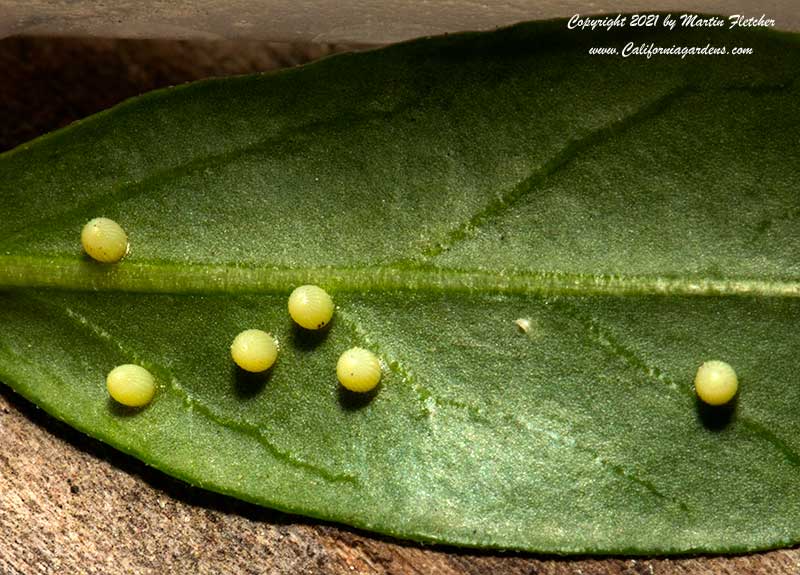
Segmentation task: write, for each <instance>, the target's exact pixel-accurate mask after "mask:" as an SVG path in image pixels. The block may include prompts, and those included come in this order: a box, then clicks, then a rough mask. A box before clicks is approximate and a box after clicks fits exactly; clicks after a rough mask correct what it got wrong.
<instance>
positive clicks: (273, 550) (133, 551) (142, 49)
mask: <svg viewBox="0 0 800 575" xmlns="http://www.w3.org/2000/svg"><path fill="white" fill-rule="evenodd" d="M344 48H346V47H343V46H313V47H308V46H305V47H297V46H286V45H276V44H269V43H264V42H241V43H239V42H237V43H234V42H179V41H164V40H160V41H126V40H74V39H30V38H11V39H6V40H3V41H0V70H3V71H4V78H3V82H0V150H3V149H9V148H11V147H14V146H16V145H18V144H20V143H22V142H24V141H26V140H28V139H30V138H32V137H34V136H36V135H38V134H41V133H45V132H47V131H50V130H52V129H55V128H57V127H60V126H63V125H66V124H68V123H69V122H71V121H74V120H76V119H78V118H80V117H83V116H86V115H89V114H91V113H93V112H95V111H98V110H100V109H103V108H106V107H109V106H111V105H113V104H114V103H116V102H118V101H120V100H123V99H125V98H128V97H130V96H133V95H135V94H138V93H141V92H145V91H148V90H151V89H154V88H156V87H160V86H164V85H169V84H176V83H180V82H185V81H188V80H192V79H197V78H202V77H207V76H211V75H229V74H236V73H246V72H253V71H259V70H266V69H271V68H274V67H277V66H286V65H293V64H297V63H300V62H303V61H306V60H308V59H311V58H314V57H319V56H322V55H325V54H328V53H330V52H332V51H336V50H340V49H344ZM0 202H1V200H0ZM0 205H1V203H0ZM0 444H2V446H3V448H2V450H0V534H1V535H2V536H0V574H2V575H17V574H25V575H28V574H37V575H38V574H56V573H57V574H59V575H60V574H71V573H81V574H87V575H90V574H104V575H105V574H109V575H113V574H117V573H125V574H154V575H155V574H159V575H161V574H171V573H198V574H250V573H252V574H256V573H278V574H283V573H286V574H295V573H298V574H299V573H320V574H354V573H359V574H360V573H370V574H372V573H374V574H384V573H385V574H405V573H411V574H421V575H422V574H424V575H455V574H483V573H486V574H497V575H517V574H520V575H521V574H526V575H532V574H538V575H567V574H569V575H612V574H613V575H678V574H681V575H689V574H697V575H723V574H746V575H756V574H759V575H760V574H764V575H767V574H768V575H784V574H785V575H800V549H797V548H795V549H792V550H778V551H772V552H768V553H759V554H752V555H744V556H736V557H686V558H677V559H668V558H653V559H642V558H635V559H633V558H591V557H580V558H558V557H541V556H533V555H523V554H502V553H482V552H474V551H470V550H459V549H452V548H438V547H433V548H432V547H423V546H420V545H416V544H413V543H407V542H400V541H394V540H390V539H387V538H382V537H377V536H374V535H371V534H367V533H362V532H359V531H357V530H353V529H348V528H345V527H340V526H335V525H329V524H324V523H319V522H312V521H310V520H306V519H303V518H300V517H294V516H289V515H286V514H282V513H278V512H275V511H271V510H268V509H263V508H260V507H255V506H252V505H249V504H246V503H242V502H240V501H237V500H235V499H231V498H228V497H224V496H220V495H216V494H213V493H209V492H206V491H202V490H198V489H194V488H192V487H189V486H187V485H186V484H184V483H182V482H180V481H177V480H174V479H171V478H170V477H167V476H165V475H164V474H162V473H160V472H158V471H156V470H153V469H151V468H149V467H148V466H147V465H145V464H143V463H141V462H139V461H138V460H135V459H133V458H130V457H128V456H126V455H123V454H121V453H119V452H117V451H116V450H114V449H112V448H110V447H108V446H106V445H104V444H101V443H99V442H96V441H94V440H92V439H90V438H88V437H86V436H85V435H83V434H81V433H79V432H77V431H75V430H73V429H72V428H70V427H68V426H66V425H64V424H62V423H61V422H58V421H56V420H54V419H53V418H51V417H50V416H48V415H47V414H45V413H44V412H42V411H41V410H39V409H38V408H37V407H35V406H34V405H32V404H30V403H29V402H27V401H26V400H24V399H22V398H21V397H19V396H17V395H16V394H15V393H14V392H12V391H11V390H10V389H9V388H7V387H5V386H1V385H0Z"/></svg>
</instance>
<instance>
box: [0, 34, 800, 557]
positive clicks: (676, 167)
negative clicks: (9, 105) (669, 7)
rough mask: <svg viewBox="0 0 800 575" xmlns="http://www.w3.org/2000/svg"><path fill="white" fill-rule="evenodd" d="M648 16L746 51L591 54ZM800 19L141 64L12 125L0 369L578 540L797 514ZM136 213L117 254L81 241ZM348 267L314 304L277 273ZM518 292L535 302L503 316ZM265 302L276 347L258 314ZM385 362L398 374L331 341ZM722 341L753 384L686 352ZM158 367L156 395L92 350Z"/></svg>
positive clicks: (68, 401) (184, 471)
mask: <svg viewBox="0 0 800 575" xmlns="http://www.w3.org/2000/svg"><path fill="white" fill-rule="evenodd" d="M627 41H635V42H637V43H639V42H648V43H649V42H654V43H656V44H661V45H666V46H671V45H673V44H676V45H679V46H681V45H685V46H691V45H698V46H704V45H705V44H707V43H711V44H712V45H727V46H728V47H729V48H730V47H732V46H735V45H738V46H751V47H753V49H754V54H753V55H751V56H739V57H733V56H718V57H689V58H686V59H680V58H676V57H656V58H652V59H645V58H627V59H622V58H611V57H596V56H595V57H592V56H589V55H588V54H587V50H588V48H589V47H590V46H597V45H601V46H603V45H612V46H613V45H618V46H622V45H623V44H624V43H626V42H627ZM799 46H800V44H798V40H797V37H796V36H792V35H779V34H773V33H764V32H757V31H756V32H753V31H739V30H722V31H708V30H695V31H673V32H662V31H659V30H648V31H646V32H641V33H640V32H635V31H631V30H626V31H623V32H605V31H599V32H596V33H592V32H575V31H568V30H566V27H565V23H564V22H547V23H537V24H526V25H520V26H517V27H514V28H511V29H507V30H502V31H498V32H493V33H488V34H464V35H457V36H450V37H446V38H435V39H429V40H422V41H417V42H412V43H407V44H402V45H398V46H395V47H390V48H387V49H383V50H378V51H374V52H367V53H360V54H352V55H345V56H339V57H334V58H329V59H326V60H324V61H321V62H319V63H316V64H312V65H309V66H305V67H302V68H298V69H292V70H288V71H284V72H280V73H277V74H269V75H257V76H248V77H240V78H233V79H225V80H212V81H204V82H199V83H196V84H192V85H188V86H183V87H178V88H173V89H169V90H164V91H159V92H155V93H152V94H149V95H145V96H143V97H140V98H138V99H135V100H132V101H130V102H127V103H125V104H123V105H121V106H118V107H117V108H114V109H113V110H111V111H109V112H105V113H102V114H99V115H97V116H95V117H93V118H90V119H88V120H86V121H82V122H79V123H78V124H75V125H73V126H71V127H69V128H67V129H65V130H62V131H59V132H56V133H54V134H51V135H48V136H45V137H43V138H40V139H38V140H36V141H34V142H32V143H30V144H26V145H24V146H21V147H20V148H18V149H16V150H14V151H12V152H9V153H7V154H4V155H1V156H0V174H2V178H0V198H2V199H1V200H0V202H2V218H0V286H3V287H2V291H0V325H1V326H2V330H0V378H2V380H3V381H4V382H5V383H7V384H9V385H11V386H12V387H13V388H14V389H15V390H17V391H18V392H19V393H21V394H23V395H24V396H26V397H28V398H30V399H31V400H33V401H34V402H36V403H37V404H38V405H40V406H41V407H43V408H44V409H46V410H47V411H48V412H50V413H52V414H53V415H55V416H56V417H58V418H60V419H63V420H64V421H66V422H68V423H70V424H71V425H73V426H75V427H76V428H78V429H81V430H83V431H85V432H86V433H88V434H90V435H92V436H94V437H97V438H100V439H101V440H103V441H106V442H108V443H110V444H112V445H114V446H116V447H117V448H119V449H121V450H123V451H125V452H128V453H131V454H133V455H134V456H136V457H138V458H140V459H142V460H144V461H146V462H147V463H149V464H151V465H153V466H156V467H158V468H160V469H162V470H163V471H165V472H166V473H169V474H171V475H174V476H176V477H179V478H182V479H184V480H186V481H187V482H189V483H192V484H194V485H199V486H202V487H205V488H208V489H211V490H214V491H218V492H222V493H226V494H230V495H233V496H235V497H239V498H242V499H245V500H248V501H253V502H256V503H259V504H262V505H266V506H270V507H274V508H278V509H282V510H286V511H290V512H294V513H301V514H305V515H309V516H312V517H318V518H323V519H328V520H334V521H338V522H342V523H346V524H349V525H354V526H358V527H362V528H365V529H370V530H374V531H377V532H380V533H385V534H390V535H393V536H397V537H403V538H411V539H416V540H420V541H430V542H443V543H448V544H455V545H465V546H478V547H494V548H514V549H522V550H529V551H538V552H556V553H686V552H694V551H713V552H726V551H744V550H754V549H763V548H770V547H777V546H785V545H790V544H794V543H796V542H798V541H799V540H800V497H798V493H800V440H799V439H798V437H800V416H798V411H797V407H796V406H797V405H798V404H800V385H798V378H797V372H798V367H799V365H798V353H797V352H798V349H799V348H800V334H799V332H800V330H798V329H797V323H798V320H799V319H800V298H798V296H800V257H799V256H798V254H800V234H798V232H797V230H798V229H800V228H798V225H800V195H799V194H798V191H799V190H800V175H798V174H800V172H798V166H800V137H799V136H800V115H798V113H797V110H798V105H799V104H800V86H798V83H797V82H796V76H797V74H798V71H800V51H798V47H799ZM99 215H104V216H107V217H111V218H113V219H116V220H117V221H119V222H120V223H121V224H122V225H123V227H125V229H126V230H127V231H128V233H129V236H130V242H131V251H130V254H129V255H128V256H127V257H126V258H125V260H123V261H122V262H121V263H119V264H117V265H114V266H102V265H99V264H95V263H93V262H91V261H88V260H87V259H86V257H85V256H84V255H82V253H81V250H80V245H79V241H78V237H79V232H80V229H81V226H82V225H83V223H85V221H87V220H88V219H90V218H92V217H95V216H99ZM306 282H311V283H317V284H320V285H323V286H324V287H326V288H327V289H328V290H329V291H330V292H331V293H332V295H333V297H334V300H335V302H336V304H337V310H336V315H335V317H334V321H333V323H332V325H331V326H330V328H329V329H328V330H325V331H322V332H320V333H311V332H305V331H303V330H300V329H299V328H295V327H293V325H292V323H291V320H290V319H289V317H288V314H287V312H286V298H287V296H288V294H289V292H290V291H291V290H292V289H293V288H294V287H295V286H297V285H299V284H301V283H306ZM518 319H526V320H528V322H529V328H528V330H527V331H523V330H521V329H519V328H518V327H517V326H516V325H515V323H514V322H515V320H518ZM252 327H256V328H261V329H265V330H268V331H271V332H272V333H274V334H275V335H276V336H277V338H278V339H279V341H280V345H281V353H280V357H279V360H278V363H277V364H276V366H275V367H274V368H273V369H272V370H271V371H270V372H269V373H268V374H267V375H265V376H261V377H259V376H245V375H244V374H242V373H240V372H237V371H236V369H235V368H234V367H233V364H232V362H231V361H230V357H229V350H228V346H229V344H230V341H231V340H232V339H233V337H234V336H235V335H236V334H237V333H238V332H239V331H241V330H242V329H246V328H252ZM353 345H358V346H362V347H368V348H370V349H372V350H374V351H375V352H376V353H378V354H379V356H380V357H381V359H382V360H383V361H384V363H385V369H384V375H383V379H382V382H381V385H380V387H379V389H378V390H377V392H376V393H373V394H368V395H367V396H358V395H354V394H350V393H349V392H345V391H344V390H343V389H342V388H341V387H339V386H338V385H337V382H336V377H335V372H334V366H335V363H336V359H337V357H338V355H339V354H340V353H341V352H342V351H344V350H345V349H347V348H348V347H351V346H353ZM708 359H722V360H725V361H728V362H729V363H731V364H732V365H733V366H734V367H735V369H736V370H737V373H738V375H739V379H740V393H739V396H738V398H737V400H736V403H735V405H734V406H733V407H732V408H731V407H727V408H718V409H711V408H707V407H703V406H701V405H699V404H698V403H697V401H696V399H695V397H694V393H693V389H692V380H693V377H694V373H695V371H696V369H697V367H698V366H699V365H700V364H701V363H702V362H703V361H705V360H708ZM121 363H138V364H141V365H143V366H145V367H146V368H148V369H149V370H151V371H152V372H153V374H154V375H155V376H156V379H157V381H158V385H159V389H158V393H157V396H156V399H155V400H154V402H153V403H152V404H151V405H150V406H149V407H148V408H146V409H143V410H140V411H130V410H125V409H121V408H120V407H119V406H117V405H115V404H114V403H113V402H112V401H111V400H110V399H109V398H108V395H107V392H106V391H105V375H106V373H107V372H108V371H109V370H110V369H111V368H113V367H114V366H116V365H118V364H121Z"/></svg>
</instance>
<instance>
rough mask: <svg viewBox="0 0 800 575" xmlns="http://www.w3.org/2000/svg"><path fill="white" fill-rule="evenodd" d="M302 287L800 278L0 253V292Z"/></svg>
mask: <svg viewBox="0 0 800 575" xmlns="http://www.w3.org/2000/svg"><path fill="white" fill-rule="evenodd" d="M304 283H315V284H319V285H323V286H325V287H326V288H328V289H332V290H336V291H354V292H360V291H384V292H388V291H428V292H454V293H486V294H497V293H502V294H520V295H573V296H580V295H609V296H643V295H672V296H763V297H780V298H795V297H800V280H794V279H786V280H777V279H776V280H770V279H758V278H747V277H718V278H710V277H702V276H693V275H628V274H588V273H570V272H553V271H546V270H545V271H525V270H522V271H520V270H513V271H510V270H489V269H453V268H439V267H435V266H432V265H424V264H422V265H416V266H415V265H401V266H396V265H371V264H368V263H365V264H364V265H363V266H362V267H337V266H311V267H291V268H285V267H277V266H236V265H224V264H218V265H214V264H200V263H172V262H125V261H123V262H121V263H119V264H115V265H104V264H97V263H95V262H91V261H87V260H85V259H80V258H78V257H72V258H67V257H63V258H45V257H31V256H0V289H1V288H21V287H31V288H59V289H67V290H79V291H82V290H87V291H123V292H135V293H169V294H191V293H207V294H237V293H241V294H246V293H248V294H250V293H283V292H288V291H291V290H292V289H294V287H296V286H298V285H301V284H304Z"/></svg>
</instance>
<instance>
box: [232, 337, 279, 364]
mask: <svg viewBox="0 0 800 575" xmlns="http://www.w3.org/2000/svg"><path fill="white" fill-rule="evenodd" d="M231 357H232V358H233V361H235V362H236V365H238V366H239V367H241V368H242V369H243V370H245V371H250V372H253V373H258V372H261V371H265V370H267V369H269V368H270V367H272V365H273V364H274V363H275V360H276V359H278V343H277V342H276V341H275V338H274V337H272V335H271V334H268V333H267V332H265V331H261V330H260V329H246V330H245V331H243V332H242V333H240V334H239V335H237V336H236V337H235V338H234V340H233V343H232V344H231Z"/></svg>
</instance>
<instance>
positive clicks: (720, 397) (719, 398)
mask: <svg viewBox="0 0 800 575" xmlns="http://www.w3.org/2000/svg"><path fill="white" fill-rule="evenodd" d="M694 389H695V391H696V392H697V396H698V397H699V398H700V399H701V400H703V401H704V402H705V403H707V404H709V405H723V404H725V403H728V402H729V401H730V400H731V399H733V396H734V395H736V391H737V390H738V389H739V380H738V379H737V377H736V372H735V371H734V370H733V368H732V367H731V366H730V365H728V364H727V363H725V362H724V361H717V360H712V361H707V362H705V363H704V364H703V365H701V366H700V367H699V368H698V370H697V375H696V376H695V378H694Z"/></svg>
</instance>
